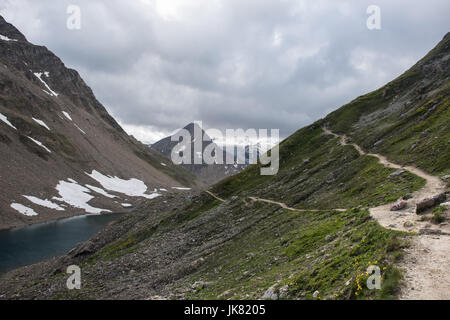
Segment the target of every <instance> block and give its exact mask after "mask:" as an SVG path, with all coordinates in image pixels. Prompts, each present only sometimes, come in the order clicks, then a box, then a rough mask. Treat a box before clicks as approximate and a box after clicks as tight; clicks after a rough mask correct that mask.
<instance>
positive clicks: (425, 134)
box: [420, 129, 431, 138]
mask: <svg viewBox="0 0 450 320" xmlns="http://www.w3.org/2000/svg"><path fill="white" fill-rule="evenodd" d="M430 133H431V130H430V129H427V130H425V131H424V132H422V133H421V134H420V136H421V137H422V138H423V137H426V136H427V135H429V134H430Z"/></svg>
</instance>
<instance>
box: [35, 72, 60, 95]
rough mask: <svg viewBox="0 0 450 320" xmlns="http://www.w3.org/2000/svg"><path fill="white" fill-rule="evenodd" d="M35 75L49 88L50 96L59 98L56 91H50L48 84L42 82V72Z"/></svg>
mask: <svg viewBox="0 0 450 320" xmlns="http://www.w3.org/2000/svg"><path fill="white" fill-rule="evenodd" d="M34 75H35V76H36V78H38V79H39V80H40V81H41V82H42V83H43V84H44V86H45V87H46V88H47V90H48V91H49V92H50V95H52V96H55V97H57V96H58V93H56V92H55V91H53V90H52V89H50V87H49V86H48V84H47V82H45V81H44V80H42V72H35V73H34Z"/></svg>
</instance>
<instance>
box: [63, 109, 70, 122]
mask: <svg viewBox="0 0 450 320" xmlns="http://www.w3.org/2000/svg"><path fill="white" fill-rule="evenodd" d="M62 113H63V115H64V116H65V117H66V118H67V119H69V120H70V121H73V120H72V117H71V116H70V114H68V113H67V112H65V111H63V112H62Z"/></svg>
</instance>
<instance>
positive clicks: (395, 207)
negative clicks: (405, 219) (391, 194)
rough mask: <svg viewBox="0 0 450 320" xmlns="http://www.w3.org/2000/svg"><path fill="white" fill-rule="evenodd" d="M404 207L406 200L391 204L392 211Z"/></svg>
mask: <svg viewBox="0 0 450 320" xmlns="http://www.w3.org/2000/svg"><path fill="white" fill-rule="evenodd" d="M404 207H406V201H399V202H396V203H394V204H393V205H392V206H391V211H398V210H402V209H403V208H404Z"/></svg>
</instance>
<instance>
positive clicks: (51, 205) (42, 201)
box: [24, 196, 64, 211]
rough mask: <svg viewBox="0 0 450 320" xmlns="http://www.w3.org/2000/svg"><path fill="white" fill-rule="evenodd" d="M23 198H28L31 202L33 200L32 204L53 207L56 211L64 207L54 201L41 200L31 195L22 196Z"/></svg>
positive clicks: (62, 209)
mask: <svg viewBox="0 0 450 320" xmlns="http://www.w3.org/2000/svg"><path fill="white" fill-rule="evenodd" d="M24 197H25V198H27V199H28V200H30V201H31V202H33V203H34V204H37V205H39V206H41V207H45V208H50V209H55V210H57V211H64V208H62V207H60V206H58V205H57V204H56V203H53V202H51V201H50V200H47V199H45V200H42V199H39V198H36V197H33V196H24Z"/></svg>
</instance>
